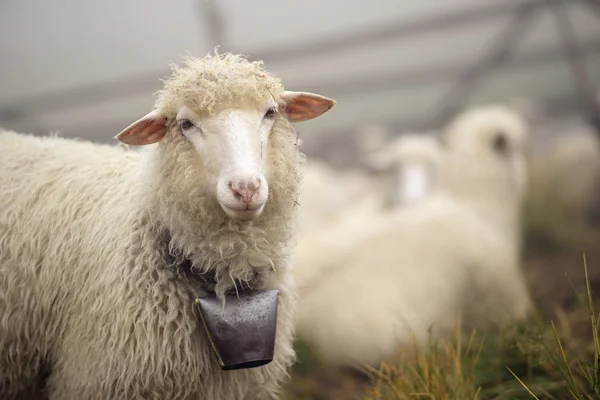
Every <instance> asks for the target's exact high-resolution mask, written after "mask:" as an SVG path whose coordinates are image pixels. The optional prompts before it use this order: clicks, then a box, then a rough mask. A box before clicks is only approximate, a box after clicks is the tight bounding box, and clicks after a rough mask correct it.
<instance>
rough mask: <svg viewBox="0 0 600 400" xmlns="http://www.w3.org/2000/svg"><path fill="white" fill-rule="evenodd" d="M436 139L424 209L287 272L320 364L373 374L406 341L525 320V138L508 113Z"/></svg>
mask: <svg viewBox="0 0 600 400" xmlns="http://www.w3.org/2000/svg"><path fill="white" fill-rule="evenodd" d="M444 139H445V140H444V145H445V146H446V148H447V150H446V151H447V153H446V155H445V157H444V159H443V161H442V163H441V164H440V169H439V170H440V182H439V184H438V185H436V187H435V189H434V191H433V192H432V194H431V196H430V197H428V198H427V199H426V200H424V201H422V202H420V203H418V204H416V205H415V206H414V207H409V208H400V209H397V210H396V211H394V212H393V213H386V214H383V213H380V214H378V215H377V214H372V215H371V216H370V222H369V223H368V224H363V225H362V227H361V229H358V226H357V228H356V229H354V230H353V231H352V230H349V229H348V226H344V227H342V228H340V229H339V230H338V232H337V237H338V241H339V242H341V243H340V244H339V245H338V246H337V247H336V246H335V245H334V243H333V242H329V245H330V248H329V249H327V248H326V247H325V246H323V248H319V247H318V246H316V247H315V248H316V249H317V253H318V252H320V259H318V258H317V257H316V256H314V257H312V258H311V259H308V261H307V260H303V259H299V260H297V264H296V265H295V266H294V269H295V272H294V273H295V274H297V276H298V277H299V279H298V281H299V284H300V285H301V290H300V308H299V313H298V329H299V334H300V336H301V337H303V338H304V339H305V340H308V341H309V342H310V343H312V344H313V345H315V346H316V348H317V349H318V351H320V352H321V354H322V355H323V356H324V357H325V358H326V359H328V360H330V361H333V362H358V363H368V364H374V363H377V362H378V361H380V360H381V359H382V358H385V357H388V356H390V355H392V354H393V352H394V351H395V350H396V349H397V347H398V346H401V345H406V344H407V343H408V342H410V341H411V340H412V334H415V335H416V338H417V340H418V341H419V342H422V341H424V340H425V339H426V338H427V337H429V336H428V335H429V333H428V329H429V328H432V334H433V336H434V337H443V336H444V335H445V334H448V333H449V332H453V331H454V328H455V326H456V324H457V323H458V322H459V321H460V319H461V318H462V321H463V322H464V324H465V325H464V326H465V327H468V326H471V325H474V326H477V325H479V324H482V325H485V324H487V323H490V322H494V323H501V322H502V321H506V320H509V319H513V318H514V319H518V318H523V317H525V316H526V315H527V313H528V312H529V310H530V307H531V300H530V296H529V293H528V290H527V286H526V284H525V281H524V278H523V276H522V272H521V270H520V266H519V248H518V247H519V246H518V240H517V239H515V233H514V230H515V229H516V228H515V224H516V223H518V216H519V208H520V203H521V199H522V191H523V176H522V173H523V164H522V154H523V152H524V147H525V141H526V130H525V126H524V125H523V123H522V121H521V120H520V119H519V118H518V116H517V115H515V114H513V113H511V112H510V111H509V110H506V109H504V108H502V107H492V106H490V107H482V108H477V109H474V110H471V111H468V112H466V113H464V114H462V115H460V116H459V117H457V118H456V119H455V121H454V122H453V123H452V124H451V126H450V127H449V128H448V130H447V132H446V133H445V136H444ZM441 171H443V173H442V172H441ZM363 221H364V220H363ZM349 231H350V232H349ZM353 235H354V236H353ZM311 270H312V271H319V272H318V273H314V272H313V273H310V271H311Z"/></svg>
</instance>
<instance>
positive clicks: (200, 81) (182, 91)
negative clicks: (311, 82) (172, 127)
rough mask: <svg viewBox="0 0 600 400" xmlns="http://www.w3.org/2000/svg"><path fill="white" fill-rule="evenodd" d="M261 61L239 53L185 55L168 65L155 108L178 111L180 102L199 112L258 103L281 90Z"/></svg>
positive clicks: (280, 85)
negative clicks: (178, 62) (170, 71)
mask: <svg viewBox="0 0 600 400" xmlns="http://www.w3.org/2000/svg"><path fill="white" fill-rule="evenodd" d="M263 65H264V64H263V62H262V61H254V62H251V63H250V62H248V61H247V60H246V58H245V57H243V56H241V55H239V54H231V53H226V54H218V52H217V51H216V50H215V54H214V55H210V54H209V55H207V56H206V57H205V58H203V59H198V58H195V57H192V56H188V57H186V58H184V65H183V66H179V65H176V64H173V65H171V69H172V71H173V73H172V75H171V77H170V78H168V79H166V80H164V81H163V82H164V88H163V89H162V90H161V91H159V92H158V99H157V101H156V104H155V108H156V109H157V110H158V111H159V113H160V114H161V115H164V116H167V115H170V114H174V113H176V112H177V109H178V108H179V107H180V106H181V104H182V102H183V103H185V104H186V105H187V106H188V107H191V108H192V110H193V111H195V112H196V113H198V114H199V115H201V116H203V115H207V114H208V115H214V114H215V113H217V112H219V111H222V110H224V109H227V108H231V107H239V108H243V107H247V106H260V105H262V104H263V103H264V101H265V99H267V98H268V97H269V96H271V97H274V98H277V95H278V94H279V93H281V92H282V91H283V85H282V84H281V81H280V80H279V79H277V78H276V77H274V76H272V75H270V74H269V73H267V72H266V71H265V70H264V68H263Z"/></svg>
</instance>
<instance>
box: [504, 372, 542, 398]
mask: <svg viewBox="0 0 600 400" xmlns="http://www.w3.org/2000/svg"><path fill="white" fill-rule="evenodd" d="M506 368H507V369H508V371H509V372H510V373H511V374H512V375H513V376H514V377H515V378H516V379H517V380H518V381H519V383H520V384H521V385H522V386H523V388H524V389H525V390H527V393H529V394H530V395H531V397H533V398H534V399H535V400H540V399H539V398H538V397H537V396H536V395H535V394H533V392H532V391H531V390H529V388H528V387H527V385H526V384H525V383H523V381H522V380H521V379H519V377H518V376H517V375H516V374H515V373H514V372H513V371H512V369H510V368H509V367H506Z"/></svg>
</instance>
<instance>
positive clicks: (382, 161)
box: [364, 132, 442, 207]
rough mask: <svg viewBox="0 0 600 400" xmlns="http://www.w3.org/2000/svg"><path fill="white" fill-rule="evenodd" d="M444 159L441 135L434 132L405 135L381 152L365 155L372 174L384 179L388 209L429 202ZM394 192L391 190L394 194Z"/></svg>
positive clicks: (384, 192)
mask: <svg viewBox="0 0 600 400" xmlns="http://www.w3.org/2000/svg"><path fill="white" fill-rule="evenodd" d="M441 155H442V148H441V146H440V143H439V141H438V139H437V135H436V134H435V133H432V132H426V133H404V134H402V135H400V136H399V137H397V138H395V139H393V140H392V141H391V142H390V143H388V145H387V146H386V147H385V148H383V149H379V150H378V151H374V152H370V153H367V154H366V155H365V157H364V158H365V163H366V164H367V165H368V166H369V167H370V169H371V170H372V171H375V172H378V173H379V174H378V175H381V173H382V172H387V173H385V174H383V176H380V179H382V180H384V182H385V184H383V185H380V186H381V192H382V193H383V194H384V196H385V199H384V202H385V204H386V206H387V207H402V206H406V205H411V204H414V203H415V202H418V201H420V200H422V199H423V198H425V197H426V196H427V195H428V193H429V191H430V189H431V185H432V184H433V180H434V179H435V170H436V168H437V164H438V162H439V160H440V157H441ZM390 189H391V190H390Z"/></svg>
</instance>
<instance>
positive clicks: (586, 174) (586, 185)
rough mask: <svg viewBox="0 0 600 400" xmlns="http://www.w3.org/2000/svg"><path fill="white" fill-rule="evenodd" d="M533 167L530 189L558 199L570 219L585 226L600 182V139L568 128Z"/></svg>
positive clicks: (553, 141) (549, 145)
mask: <svg viewBox="0 0 600 400" xmlns="http://www.w3.org/2000/svg"><path fill="white" fill-rule="evenodd" d="M531 164H532V167H531V174H530V175H531V179H530V181H531V190H532V191H540V193H545V194H546V195H549V196H556V197H557V199H558V200H559V201H560V204H561V205H562V207H563V208H564V212H565V214H566V215H567V216H568V217H569V218H571V219H573V220H574V221H577V223H584V220H585V218H586V212H587V211H589V209H591V207H592V204H593V201H594V196H595V195H596V190H597V182H598V180H599V179H600V140H599V139H598V136H597V135H596V134H595V133H594V132H591V131H590V130H589V129H582V128H575V127H571V128H567V129H566V130H565V131H563V132H562V134H560V135H558V137H556V138H554V139H552V140H551V141H550V143H548V145H547V146H546V148H545V149H542V150H541V151H539V152H538V153H537V154H535V155H534V157H532V162H531Z"/></svg>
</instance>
